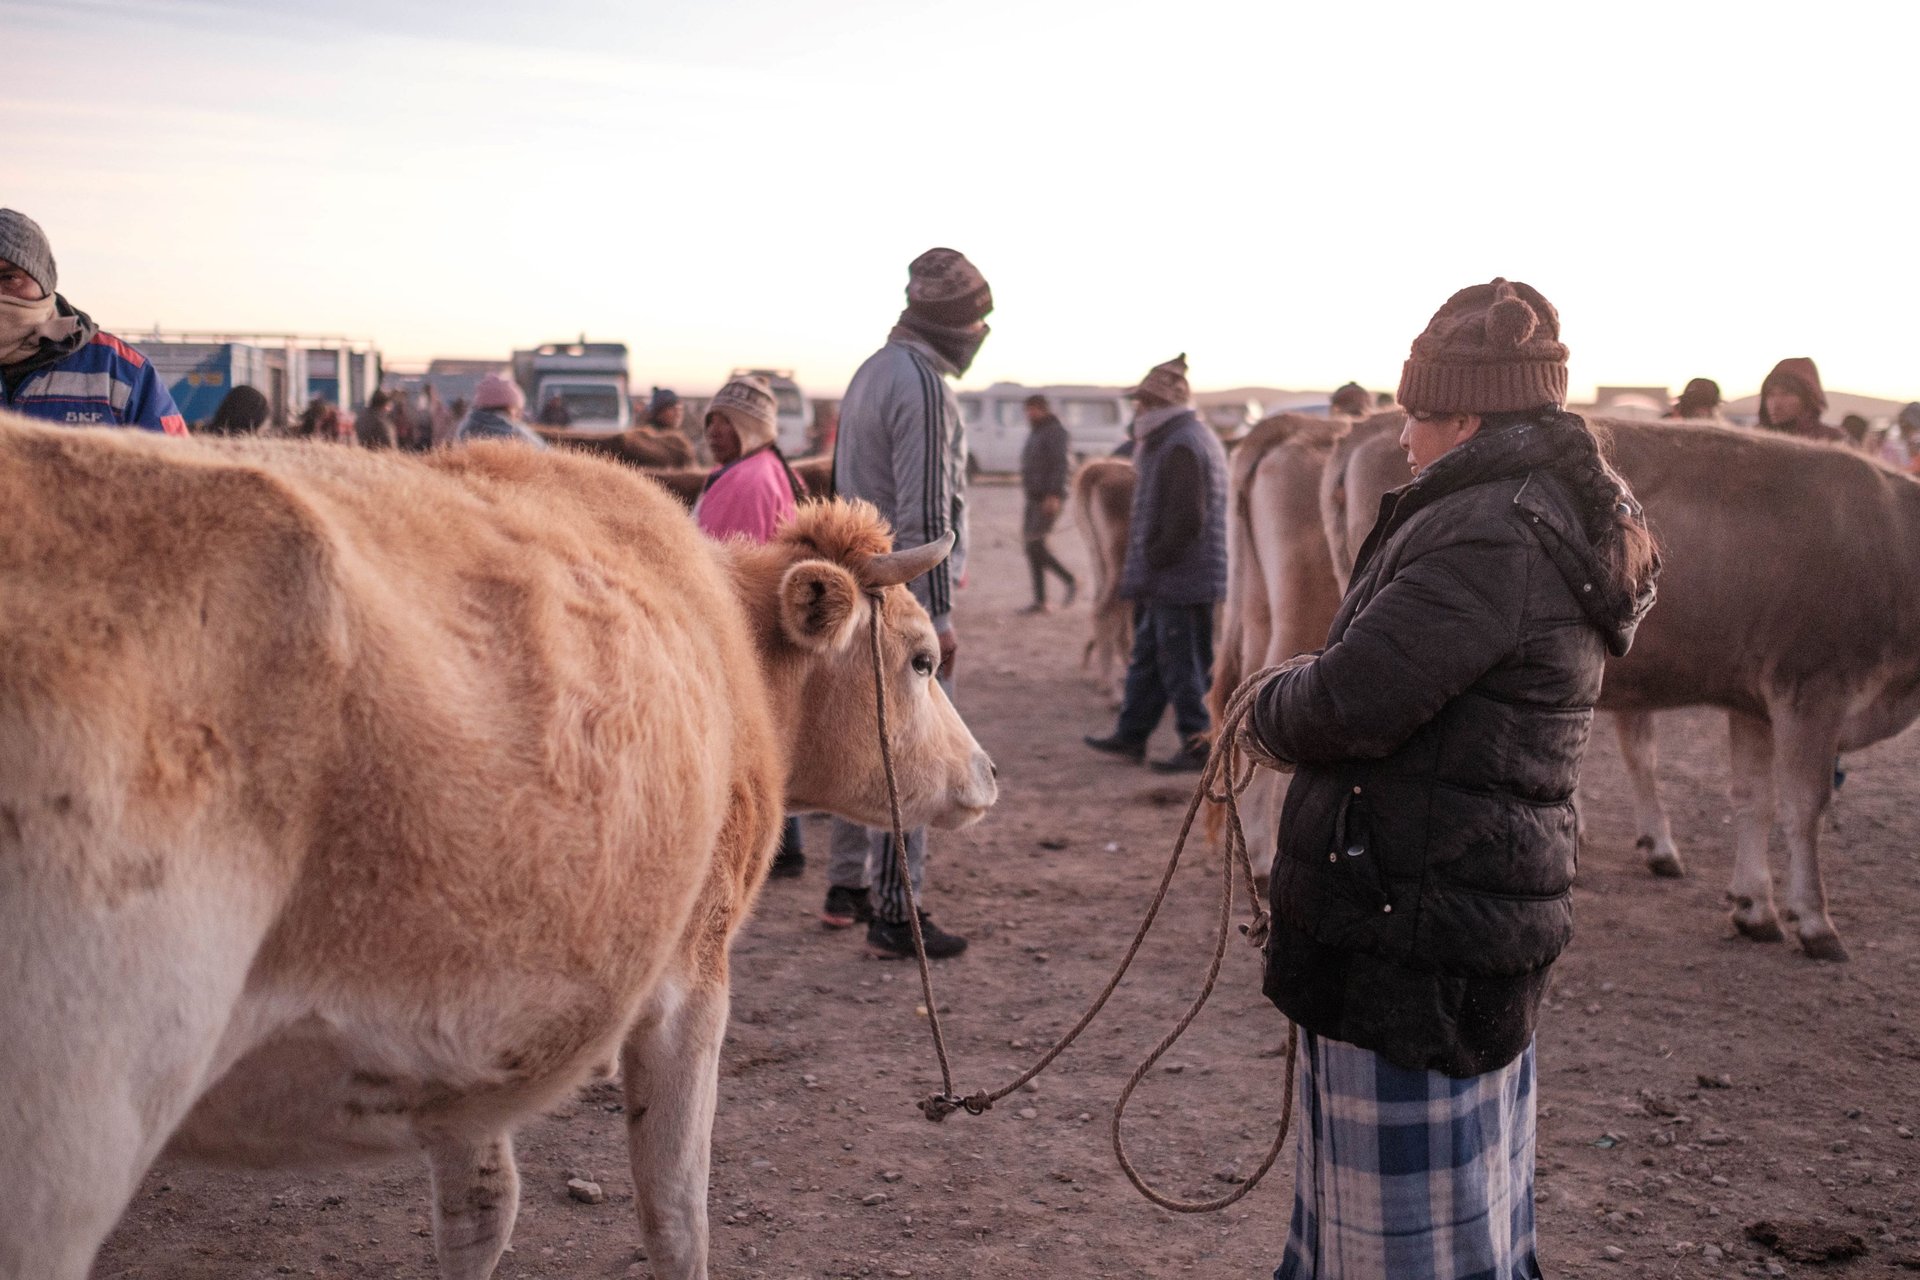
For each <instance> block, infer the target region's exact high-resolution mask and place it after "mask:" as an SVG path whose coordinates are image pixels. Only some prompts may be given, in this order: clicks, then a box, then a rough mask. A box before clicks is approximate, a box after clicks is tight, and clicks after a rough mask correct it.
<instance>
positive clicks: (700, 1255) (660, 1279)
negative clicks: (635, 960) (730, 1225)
mask: <svg viewBox="0 0 1920 1280" xmlns="http://www.w3.org/2000/svg"><path fill="white" fill-rule="evenodd" d="M719 963H720V965H721V968H720V973H719V976H718V977H717V978H703V979H701V980H698V981H694V982H690V983H688V984H686V985H681V984H680V983H678V982H676V981H675V980H674V979H671V978H669V979H667V980H666V981H665V982H664V983H663V984H662V989H661V991H660V994H659V995H658V996H657V997H656V998H655V1005H654V1008H653V1009H652V1010H650V1011H649V1012H648V1013H647V1014H646V1016H644V1017H643V1018H642V1019H641V1020H640V1022H639V1024H638V1025H636V1026H635V1027H634V1029H633V1031H632V1032H631V1033H630V1034H629V1035H628V1037H627V1042H626V1045H625V1047H624V1048H623V1049H622V1050H621V1055H620V1061H621V1068H622V1071H623V1073H624V1075H625V1083H626V1095H627V1154H628V1156H629V1158H630V1159H631V1160H632V1163H633V1198H634V1205H635V1207H636V1208H637V1209H638V1211H639V1214H640V1230H641V1234H642V1235H643V1236H644V1237H645V1239H646V1243H647V1258H648V1261H649V1262H650V1263H651V1264H652V1266H653V1274H654V1276H655V1277H656V1280H705V1277H706V1274H707V1175H708V1161H709V1158H710V1156H711V1154H712V1145H713V1107H714V1098H715V1095H716V1094H717V1093H718V1092H719V1084H720V1042H721V1040H722V1039H723V1038H724V1037H725V1035H726V1031H727V1003H728V998H727V975H726V969H725V967H724V966H725V957H724V953H723V954H722V955H721V957H720V959H719Z"/></svg>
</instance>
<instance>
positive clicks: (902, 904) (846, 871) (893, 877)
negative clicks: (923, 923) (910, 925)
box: [827, 818, 927, 924]
mask: <svg viewBox="0 0 1920 1280" xmlns="http://www.w3.org/2000/svg"><path fill="white" fill-rule="evenodd" d="M832 837H833V838H832V840H831V841H830V845H831V853H830V854H829V855H828V860H827V884H828V885H829V886H834V885H840V886H842V887H845V888H848V889H865V890H866V891H867V896H868V897H869V898H870V899H871V900H872V902H873V914H874V915H875V916H876V917H878V918H879V919H881V920H884V921H886V922H887V923H888V924H905V923H906V920H907V913H908V912H909V911H911V910H912V909H913V904H915V903H918V902H919V901H920V887H921V886H922V885H923V884H925V883H926V878H927V829H926V828H925V827H915V828H914V829H913V830H911V831H909V832H907V874H908V875H909V876H911V877H912V879H913V892H912V895H911V896H909V895H908V893H907V886H905V885H903V884H901V883H900V868H899V865H898V859H896V858H895V857H894V856H893V833H892V832H891V831H875V830H873V829H871V828H869V827H863V826H861V825H860V824H859V823H857V822H848V821H847V820H846V819H845V818H835V819H834V820H833V832H832Z"/></svg>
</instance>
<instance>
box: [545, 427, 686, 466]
mask: <svg viewBox="0 0 1920 1280" xmlns="http://www.w3.org/2000/svg"><path fill="white" fill-rule="evenodd" d="M534 431H536V432H537V433H538V434H539V436H540V438H541V439H543V440H545V441H546V442H547V443H548V444H552V445H558V446H560V447H561V448H563V449H577V450H579V451H581V452H583V453H597V454H600V455H602V456H604V457H608V458H614V459H617V460H619V461H621V462H624V463H627V464H628V465H630V466H635V467H691V466H692V465H693V463H694V454H693V441H691V440H689V439H687V437H685V436H684V435H681V434H680V433H679V432H678V431H662V430H660V429H658V428H656V427H629V428H628V429H627V430H625V431H618V432H614V433H612V434H605V435H603V434H596V433H593V432H587V431H569V430H567V429H566V428H564V427H541V426H536V427H535V428H534Z"/></svg>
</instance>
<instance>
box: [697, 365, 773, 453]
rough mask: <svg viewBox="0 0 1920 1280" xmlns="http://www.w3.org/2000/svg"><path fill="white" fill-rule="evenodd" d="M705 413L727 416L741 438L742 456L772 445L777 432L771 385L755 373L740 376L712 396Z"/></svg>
mask: <svg viewBox="0 0 1920 1280" xmlns="http://www.w3.org/2000/svg"><path fill="white" fill-rule="evenodd" d="M707 413H708V415H709V416H711V415H712V414H715V413H724V414H726V415H727V421H728V422H731V423H732V424H733V429H734V431H735V433H737V434H738V435H739V437H740V452H742V453H752V452H753V451H754V450H755V449H759V448H762V447H764V446H766V445H770V444H772V443H773V442H774V438H775V437H776V436H778V435H779V432H780V406H779V404H778V402H777V401H775V400H774V398H773V385H772V384H771V383H769V382H768V381H767V380H766V379H765V378H763V377H761V376H760V375H759V374H757V373H749V374H743V375H741V376H740V377H738V378H734V379H733V380H732V381H730V382H728V383H727V385H726V386H724V387H722V388H720V390H718V391H716V392H714V394H713V399H712V400H711V401H709V402H708V404H707Z"/></svg>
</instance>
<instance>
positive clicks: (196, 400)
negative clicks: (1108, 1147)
mask: <svg viewBox="0 0 1920 1280" xmlns="http://www.w3.org/2000/svg"><path fill="white" fill-rule="evenodd" d="M135 341H136V342H138V343H139V347H140V351H141V354H143V355H145V356H146V357H147V359H148V360H149V361H150V362H152V364H153V370H154V372H155V373H156V374H158V375H159V377H160V381H162V382H164V383H165V384H166V386H167V392H168V394H170V395H171V396H172V397H173V402H174V403H175V404H177V405H179V406H180V415H181V416H182V417H183V418H185V419H186V420H187V422H188V424H189V425H191V426H197V425H199V424H201V423H204V422H207V421H209V420H210V419H211V418H212V417H213V411H214V410H215V409H218V408H219V407H220V401H221V400H223V399H225V398H226V394H227V392H229V391H231V390H233V389H234V388H235V387H243V386H244V387H252V388H254V389H255V390H257V391H259V392H260V393H261V394H262V395H264V396H265V397H266V398H267V404H268V405H269V406H271V408H272V411H273V418H272V421H273V422H274V423H276V424H284V423H286V422H288V421H290V420H291V419H292V418H293V417H294V416H296V415H297V414H298V413H299V411H300V409H301V408H302V407H303V406H304V405H305V404H306V393H307V353H306V352H305V351H304V350H302V349H300V348H299V347H266V346H261V345H257V344H255V343H251V342H222V341H211V342H194V341H186V340H180V339H175V338H171V337H163V336H160V335H154V336H150V337H144V338H138V339H135ZM296 394H297V395H298V397H299V398H298V399H297V400H296V399H295V396H296Z"/></svg>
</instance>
